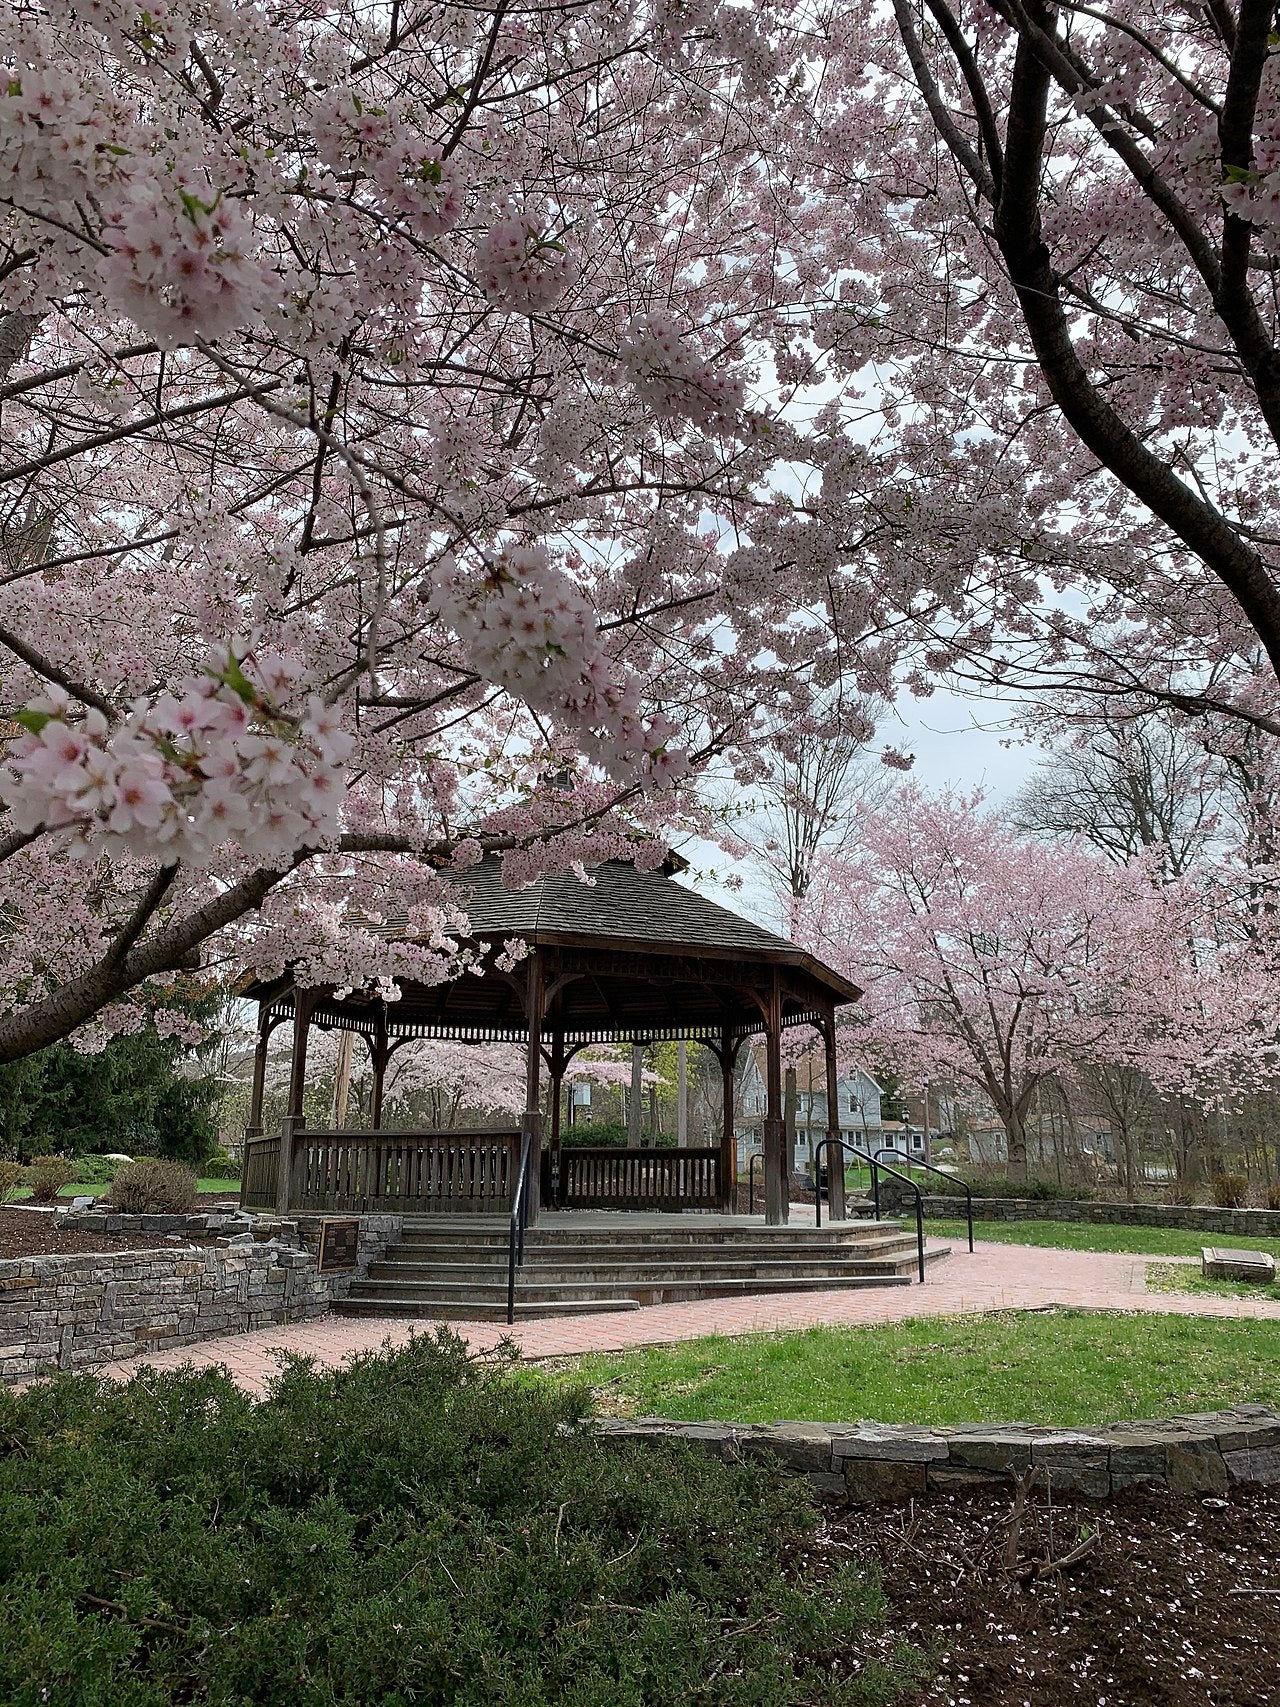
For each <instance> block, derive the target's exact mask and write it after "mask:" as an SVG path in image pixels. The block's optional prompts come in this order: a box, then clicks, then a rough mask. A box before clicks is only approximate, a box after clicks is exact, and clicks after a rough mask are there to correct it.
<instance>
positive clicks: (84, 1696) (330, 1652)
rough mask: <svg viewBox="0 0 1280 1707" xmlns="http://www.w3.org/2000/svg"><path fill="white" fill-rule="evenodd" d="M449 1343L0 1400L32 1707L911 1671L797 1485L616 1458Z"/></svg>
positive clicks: (435, 1696) (683, 1457)
mask: <svg viewBox="0 0 1280 1707" xmlns="http://www.w3.org/2000/svg"><path fill="white" fill-rule="evenodd" d="M586 1405H587V1399H586V1392H585V1389H583V1390H575V1389H572V1388H558V1387H553V1386H552V1384H551V1383H537V1384H535V1383H533V1382H531V1381H530V1380H529V1379H528V1378H527V1377H525V1376H522V1374H521V1372H520V1370H519V1369H518V1367H517V1365H516V1364H515V1362H514V1360H513V1357H512V1356H511V1355H509V1354H507V1353H505V1352H501V1351H500V1352H499V1353H497V1354H494V1355H492V1356H489V1357H486V1358H472V1357H471V1356H469V1355H468V1353H467V1350H466V1347H465V1345H464V1344H463V1342H462V1341H461V1340H459V1339H457V1338H456V1337H455V1336H452V1335H450V1334H449V1333H448V1332H441V1333H440V1334H439V1335H438V1336H437V1337H434V1338H432V1337H426V1336H420V1337H417V1338H415V1339H414V1340H413V1341H411V1343H410V1344H409V1345H408V1346H407V1347H405V1348H403V1349H401V1350H398V1351H395V1352H392V1353H389V1354H383V1355H379V1356H372V1355H370V1356H365V1357H361V1358H358V1359H357V1360H356V1361H355V1362H354V1363H353V1364H351V1365H350V1366H348V1367H347V1368H346V1369H343V1370H317V1369H315V1368H313V1367H311V1366H310V1365H309V1364H308V1363H306V1362H305V1361H302V1360H290V1361H288V1362H287V1363H285V1364H284V1366H283V1367H282V1371H281V1373H280V1375H279V1377H278V1378H277V1380H276V1381H275V1383H274V1385H273V1387H272V1389H271V1392H270V1394H269V1396H268V1397H267V1399H266V1400H264V1401H262V1402H260V1403H255V1402H253V1401H251V1400H250V1399H249V1398H247V1397H246V1396H245V1395H244V1394H243V1393H241V1392H240V1391H239V1390H238V1389H237V1388H236V1387H235V1386H234V1385H233V1383H232V1382H231V1380H230V1378H229V1377H228V1376H227V1375H226V1374H225V1373H224V1372H222V1371H219V1370H201V1371H195V1370H186V1371H182V1372H178V1373H173V1374H157V1373H156V1372H154V1371H150V1372H143V1373H140V1374H139V1375H137V1376H135V1377H134V1378H133V1379H132V1380H131V1381H129V1382H128V1383H127V1384H125V1385H120V1386H113V1385H112V1384H110V1383H107V1382H99V1381H98V1380H96V1379H95V1378H94V1377H91V1376H80V1375H76V1376H73V1375H62V1376H59V1377H57V1378H56V1379H55V1380H53V1381H50V1382H47V1383H40V1384H37V1385H34V1386H32V1387H30V1388H28V1389H27V1390H25V1391H24V1392H22V1393H20V1394H13V1393H3V1392H0V1700H3V1701H4V1702H6V1703H7V1704H12V1707H37V1704H41V1707H43V1704H51V1707H171V1704H173V1703H177V1702H200V1703H208V1704H210V1707H276V1704H280V1707H284V1704H286V1703H287V1704H288V1707H419V1704H427V1703H430V1704H432V1707H435V1704H437V1703H438V1704H441V1707H543V1704H548V1707H549V1704H551V1703H556V1704H557V1707H683V1704H684V1703H686V1702H694V1701H696V1702H698V1703H699V1704H705V1707H802V1704H803V1707H835V1704H836V1703H840V1704H841V1707H872V1704H881V1707H884V1704H888V1703H890V1702H892V1701H893V1700H894V1699H895V1698H896V1697H897V1695H898V1693H899V1692H900V1690H901V1689H902V1688H903V1687H905V1686H906V1685H907V1683H908V1681H909V1678H910V1676H911V1675H912V1674H914V1673H915V1672H916V1669H917V1663H918V1662H917V1657H916V1656H915V1655H913V1654H912V1653H911V1652H910V1651H909V1650H906V1649H902V1648H899V1647H895V1645H894V1644H893V1642H892V1641H891V1640H890V1639H888V1638H887V1637H885V1635H884V1634H883V1632H882V1631H880V1630H879V1628H878V1626H879V1624H880V1621H881V1618H882V1612H883V1605H882V1600H881V1596H880V1591H879V1588H878V1586H877V1584H876V1582H875V1579H874V1577H873V1576H872V1575H871V1574H870V1573H869V1572H868V1571H867V1570H866V1569H865V1568H863V1567H860V1566H855V1565H852V1564H849V1563H847V1562H846V1563H833V1562H832V1554H831V1553H830V1552H829V1551H824V1550H823V1549H822V1548H821V1547H820V1546H817V1545H815V1538H814V1528H815V1521H816V1515H815V1511H814V1509H813V1506H812V1504H811V1501H810V1498H809V1495H808V1492H807V1489H806V1487H805V1485H804V1484H802V1483H800V1482H794V1481H793V1482H787V1481H783V1480H780V1479H779V1478H778V1477H777V1476H776V1474H775V1475H771V1474H770V1473H768V1472H767V1471H766V1470H765V1469H764V1468H763V1467H754V1466H729V1465H725V1464H721V1463H719V1462H717V1461H716V1460H714V1459H711V1458H710V1457H707V1456H706V1455H703V1454H698V1453H696V1452H693V1451H691V1450H689V1449H688V1448H682V1447H679V1446H675V1445H673V1446H672V1447H671V1448H669V1449H667V1450H666V1451H664V1452H655V1451H654V1450H653V1449H651V1448H645V1447H638V1446H630V1447H625V1446H623V1447H620V1446H608V1445H605V1444H602V1443H600V1442H598V1441H597V1440H596V1439H595V1438H594V1437H593V1436H592V1435H591V1434H590V1432H589V1431H587V1430H586V1429H585V1428H584V1426H583V1425H582V1423H581V1422H580V1421H579V1418H580V1415H581V1413H582V1412H583V1410H584V1409H585V1408H586Z"/></svg>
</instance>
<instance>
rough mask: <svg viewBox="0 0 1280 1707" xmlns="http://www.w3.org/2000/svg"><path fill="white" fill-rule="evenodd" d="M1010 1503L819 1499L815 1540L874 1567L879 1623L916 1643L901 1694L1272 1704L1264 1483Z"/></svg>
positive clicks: (949, 1700)
mask: <svg viewBox="0 0 1280 1707" xmlns="http://www.w3.org/2000/svg"><path fill="white" fill-rule="evenodd" d="M1015 1504H1016V1496H1015V1495H1012V1494H991V1493H981V1494H966V1495H963V1496H957V1495H951V1496H944V1497H942V1498H939V1499H935V1500H931V1501H929V1502H928V1503H926V1504H918V1505H915V1506H913V1507H910V1508H904V1509H900V1510H898V1511H886V1510H885V1508H884V1507H882V1506H873V1507H867V1508H864V1509H853V1510H845V1509H843V1508H839V1507H829V1508H828V1512H827V1523H826V1527H825V1529H824V1532H823V1537H822V1539H823V1541H824V1542H825V1543H826V1545H827V1546H829V1547H830V1548H831V1549H832V1550H833V1551H834V1552H837V1553H838V1554H840V1555H842V1556H844V1557H848V1558H852V1559H853V1560H855V1561H858V1562H860V1563H866V1564H875V1565H877V1566H879V1568H880V1570H881V1572H882V1581H883V1586H884V1592H885V1594H886V1596H887V1598H888V1601H889V1604H890V1607H891V1609H892V1610H891V1614H890V1627H891V1629H893V1630H894V1631H895V1632H896V1633H897V1634H898V1635H899V1636H900V1637H901V1638H903V1640H904V1641H906V1642H909V1643H911V1644H912V1645H914V1646H917V1647H920V1648H922V1649H924V1650H925V1651H926V1652H927V1653H930V1654H931V1655H932V1656H933V1659H934V1675H933V1677H932V1679H931V1681H930V1682H929V1683H928V1684H926V1685H925V1686H924V1687H922V1688H919V1689H911V1690H909V1691H908V1692H907V1693H906V1695H905V1697H904V1698H903V1701H902V1704H901V1707H957V1704H958V1703H962V1702H972V1703H974V1707H1027V1704H1028V1703H1034V1704H1035V1707H1045V1704H1046V1703H1050V1702H1053V1703H1058V1704H1060V1707H1069V1704H1070V1703H1073V1702H1075V1703H1080V1704H1081V1707H1097V1704H1099V1703H1102V1702H1105V1703H1107V1704H1108V1707H1157V1704H1158V1707H1246V1704H1253V1703H1257V1704H1258V1707H1262V1703H1264V1702H1270V1701H1274V1700H1275V1698H1276V1679H1277V1677H1278V1676H1280V1620H1277V1617H1276V1608H1277V1604H1278V1602H1280V1564H1278V1563H1277V1559H1278V1558H1280V1488H1274V1487H1273V1488H1238V1489H1236V1490H1234V1491H1233V1492H1232V1493H1231V1494H1230V1495H1228V1496H1227V1497H1225V1498H1213V1499H1204V1500H1199V1499H1191V1500H1188V1499H1185V1498H1184V1499H1179V1498H1176V1497H1173V1496H1171V1495H1168V1494H1164V1493H1153V1492H1150V1491H1147V1490H1134V1491H1132V1492H1130V1493H1126V1494H1122V1495H1120V1496H1118V1498H1117V1499H1116V1500H1114V1501H1113V1502H1112V1503H1110V1504H1108V1505H1105V1506H1099V1505H1098V1504H1096V1503H1094V1502H1090V1501H1080V1500H1077V1499H1075V1498H1073V1497H1070V1496H1068V1497H1065V1498H1064V1497H1062V1496H1057V1495H1055V1497H1054V1499H1053V1501H1052V1503H1049V1502H1048V1501H1047V1500H1046V1499H1045V1498H1044V1496H1043V1495H1042V1494H1038V1493H1037V1492H1036V1491H1035V1490H1032V1492H1031V1496H1030V1499H1029V1501H1028V1503H1027V1505H1026V1508H1025V1511H1024V1513H1023V1515H1022V1517H1021V1520H1020V1521H1019V1520H1016V1519H1015V1517H1014V1510H1015ZM1080 1549H1083V1550H1082V1551H1080V1552H1079V1556H1078V1557H1077V1559H1076V1561H1075V1563H1073V1564H1065V1565H1064V1564H1063V1562H1064V1561H1065V1560H1067V1559H1069V1558H1070V1555H1071V1554H1072V1553H1073V1552H1076V1551H1077V1550H1080ZM846 1550H847V1551H846ZM1055 1563H1056V1564H1057V1565H1058V1566H1060V1567H1062V1568H1058V1569H1054V1568H1053V1567H1054V1565H1055Z"/></svg>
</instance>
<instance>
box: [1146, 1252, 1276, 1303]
mask: <svg viewBox="0 0 1280 1707" xmlns="http://www.w3.org/2000/svg"><path fill="white" fill-rule="evenodd" d="M1147 1288H1148V1290H1149V1291H1151V1292H1204V1293H1207V1294H1208V1295H1209V1296H1210V1297H1211V1298H1270V1299H1273V1300H1275V1301H1277V1302H1280V1282H1277V1281H1273V1282H1272V1283H1271V1285H1270V1286H1257V1285H1255V1284H1254V1283H1253V1282H1252V1281H1249V1280H1211V1279H1209V1277H1208V1276H1207V1275H1204V1274H1201V1272H1200V1270H1199V1269H1198V1268H1193V1267H1192V1266H1191V1264H1190V1263H1159V1262H1149V1263H1148V1264H1147Z"/></svg>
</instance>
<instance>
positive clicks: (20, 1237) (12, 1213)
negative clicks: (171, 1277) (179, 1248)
mask: <svg viewBox="0 0 1280 1707" xmlns="http://www.w3.org/2000/svg"><path fill="white" fill-rule="evenodd" d="M199 1242H200V1241H199V1240H196V1239H170V1238H166V1236H165V1235H164V1234H163V1233H68V1232H64V1231H62V1230H61V1229H60V1228H59V1227H58V1224H57V1222H56V1221H55V1219H54V1217H53V1216H52V1215H47V1214H39V1213H37V1212H36V1211H35V1210H32V1209H0V1259H4V1258H8V1257H57V1256H62V1257H69V1256H81V1255H84V1254H87V1253H90V1252H98V1251H138V1250H146V1249H148V1248H149V1247H151V1246H153V1245H166V1246H168V1247H169V1248H170V1249H172V1248H173V1247H174V1245H176V1244H187V1245H190V1244H197V1243H199Z"/></svg>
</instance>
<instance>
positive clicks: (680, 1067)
mask: <svg viewBox="0 0 1280 1707" xmlns="http://www.w3.org/2000/svg"><path fill="white" fill-rule="evenodd" d="M688 1142H689V1046H688V1044H687V1043H686V1042H685V1040H684V1038H683V1037H682V1038H681V1039H680V1041H679V1042H678V1043H677V1044H676V1143H677V1144H678V1145H679V1146H680V1148H681V1149H682V1150H683V1149H684V1147H685V1145H686V1144H687V1143H688Z"/></svg>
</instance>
